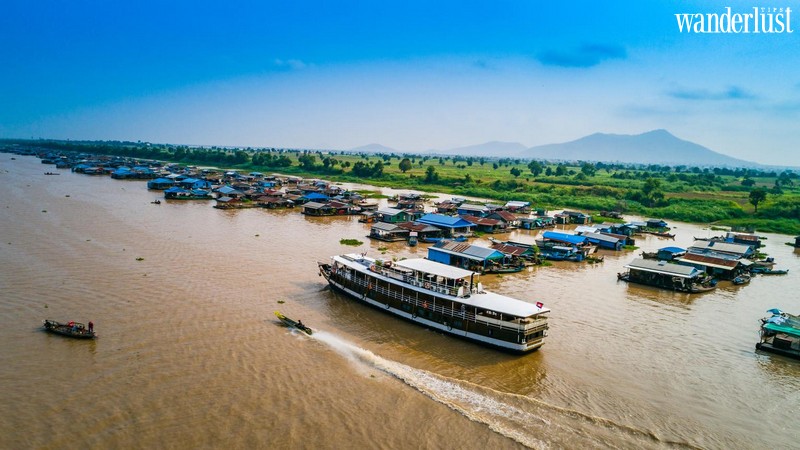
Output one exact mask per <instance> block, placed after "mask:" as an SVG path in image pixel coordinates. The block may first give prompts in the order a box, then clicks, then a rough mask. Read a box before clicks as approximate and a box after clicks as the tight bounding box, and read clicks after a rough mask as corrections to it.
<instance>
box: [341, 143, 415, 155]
mask: <svg viewBox="0 0 800 450" xmlns="http://www.w3.org/2000/svg"><path fill="white" fill-rule="evenodd" d="M348 152H354V153H402V152H400V151H397V150H395V149H393V148H391V147H387V146H385V145H381V144H367V145H362V146H361V147H356V148H351V149H350V150H348Z"/></svg>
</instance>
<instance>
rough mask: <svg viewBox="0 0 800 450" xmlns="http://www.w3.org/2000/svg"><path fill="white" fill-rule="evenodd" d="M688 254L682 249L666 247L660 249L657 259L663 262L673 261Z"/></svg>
mask: <svg viewBox="0 0 800 450" xmlns="http://www.w3.org/2000/svg"><path fill="white" fill-rule="evenodd" d="M685 254H686V249H683V248H680V247H664V248H660V249H658V252H657V253H656V257H657V258H658V259H660V260H662V261H672V260H674V259H677V258H680V257H682V256H683V255H685Z"/></svg>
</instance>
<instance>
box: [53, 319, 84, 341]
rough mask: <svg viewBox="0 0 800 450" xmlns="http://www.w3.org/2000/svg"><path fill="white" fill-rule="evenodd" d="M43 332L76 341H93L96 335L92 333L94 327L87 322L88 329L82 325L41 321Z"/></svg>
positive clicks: (71, 322)
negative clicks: (75, 339)
mask: <svg viewBox="0 0 800 450" xmlns="http://www.w3.org/2000/svg"><path fill="white" fill-rule="evenodd" d="M43 324H44V329H45V331H48V332H50V333H54V334H60V335H62V336H68V337H72V338H77V339H94V338H95V337H97V334H96V333H95V332H94V325H93V324H92V323H91V322H89V328H86V326H85V325H84V324H82V323H78V322H73V321H70V322H67V323H61V322H56V321H55V320H50V319H45V320H44V321H43Z"/></svg>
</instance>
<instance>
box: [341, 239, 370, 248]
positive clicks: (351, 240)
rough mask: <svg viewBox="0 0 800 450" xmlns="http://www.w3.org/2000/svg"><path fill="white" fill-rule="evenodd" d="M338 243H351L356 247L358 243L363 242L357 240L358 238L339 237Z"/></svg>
mask: <svg viewBox="0 0 800 450" xmlns="http://www.w3.org/2000/svg"><path fill="white" fill-rule="evenodd" d="M339 243H340V244H342V245H352V246H354V247H358V246H359V245H361V244H363V243H364V242H362V241H359V240H358V239H340V240H339Z"/></svg>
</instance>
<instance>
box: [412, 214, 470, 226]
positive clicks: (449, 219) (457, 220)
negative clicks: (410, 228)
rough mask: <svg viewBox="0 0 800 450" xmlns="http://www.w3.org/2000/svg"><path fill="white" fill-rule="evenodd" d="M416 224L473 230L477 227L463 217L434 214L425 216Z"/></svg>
mask: <svg viewBox="0 0 800 450" xmlns="http://www.w3.org/2000/svg"><path fill="white" fill-rule="evenodd" d="M416 222H419V223H424V224H427V225H433V226H436V227H445V228H464V227H468V228H472V227H474V226H475V224H473V223H472V222H468V221H466V220H464V219H462V218H461V217H453V216H445V215H444V214H434V213H429V214H425V215H424V216H422V217H420V218H419V219H417V220H416Z"/></svg>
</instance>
